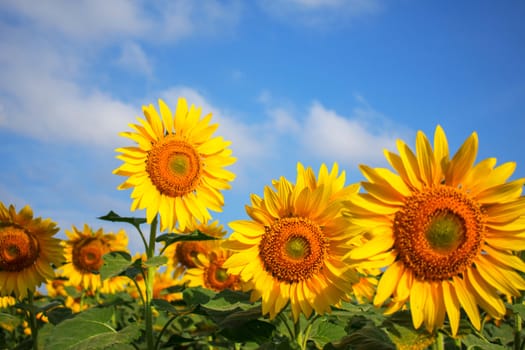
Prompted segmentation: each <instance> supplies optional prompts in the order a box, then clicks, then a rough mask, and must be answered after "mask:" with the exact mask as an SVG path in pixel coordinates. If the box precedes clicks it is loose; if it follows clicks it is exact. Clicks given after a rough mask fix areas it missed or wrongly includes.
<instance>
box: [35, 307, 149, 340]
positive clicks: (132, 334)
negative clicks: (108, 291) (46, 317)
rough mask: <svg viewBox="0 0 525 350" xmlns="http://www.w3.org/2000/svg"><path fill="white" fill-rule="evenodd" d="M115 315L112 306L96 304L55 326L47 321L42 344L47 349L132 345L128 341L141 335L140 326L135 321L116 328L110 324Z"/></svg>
mask: <svg viewBox="0 0 525 350" xmlns="http://www.w3.org/2000/svg"><path fill="white" fill-rule="evenodd" d="M112 316H113V310H112V309H111V308H93V309H89V310H87V311H84V312H81V313H79V314H78V315H77V316H75V317H74V318H70V319H67V320H65V321H63V322H61V323H60V324H58V325H57V326H55V327H53V326H52V325H51V324H48V325H45V326H44V327H43V328H42V332H40V333H39V344H40V345H42V348H43V349H44V350H47V349H50V350H53V349H61V350H88V349H90V350H91V349H131V348H130V347H129V346H127V344H129V343H131V342H132V341H133V340H135V339H138V338H139V337H140V335H141V327H140V326H139V325H138V324H132V325H130V326H127V327H125V328H124V329H122V330H121V331H119V332H117V331H116V330H115V329H114V328H113V327H111V326H110V325H109V324H108V322H109V320H110V319H111V318H112Z"/></svg>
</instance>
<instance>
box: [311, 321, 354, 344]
mask: <svg viewBox="0 0 525 350" xmlns="http://www.w3.org/2000/svg"><path fill="white" fill-rule="evenodd" d="M345 335H346V331H345V327H344V326H343V325H340V324H336V323H334V322H330V321H328V320H326V319H325V318H320V319H318V320H317V321H316V322H314V324H313V325H312V331H311V332H310V339H311V340H313V341H314V342H315V344H316V345H317V346H318V347H320V348H322V347H323V346H325V345H326V344H327V343H330V342H333V341H337V340H339V339H341V338H343V337H344V336H345Z"/></svg>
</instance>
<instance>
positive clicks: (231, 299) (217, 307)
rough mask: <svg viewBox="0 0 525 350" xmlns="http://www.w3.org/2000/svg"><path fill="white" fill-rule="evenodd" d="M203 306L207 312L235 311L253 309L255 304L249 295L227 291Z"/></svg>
mask: <svg viewBox="0 0 525 350" xmlns="http://www.w3.org/2000/svg"><path fill="white" fill-rule="evenodd" d="M202 306H203V308H205V309H207V310H214V311H233V310H235V309H242V310H247V309H249V308H252V307H253V303H251V302H250V296H249V295H248V294H247V293H242V292H236V291H232V290H229V289H225V290H223V291H221V292H219V293H218V294H217V295H215V297H214V298H213V299H211V300H210V301H209V302H207V303H206V304H204V305H202Z"/></svg>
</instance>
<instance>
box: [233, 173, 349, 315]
mask: <svg viewBox="0 0 525 350" xmlns="http://www.w3.org/2000/svg"><path fill="white" fill-rule="evenodd" d="M358 189H359V185H351V186H345V173H344V172H342V173H341V174H338V165H337V163H336V164H334V166H333V168H332V170H331V171H330V172H329V171H328V169H327V167H326V165H324V164H323V165H322V166H321V168H320V171H319V178H318V179H316V176H315V173H314V172H313V171H312V169H311V168H307V169H305V168H304V167H303V165H302V164H301V163H298V165H297V179H296V182H295V184H292V183H291V182H289V181H288V180H287V179H286V178H284V177H281V178H280V179H279V180H276V181H273V188H272V187H270V186H266V187H265V189H264V197H263V198H261V197H259V196H257V195H255V194H252V196H251V206H246V211H247V213H248V215H249V216H250V217H251V220H239V221H234V222H232V223H230V227H231V228H232V230H233V231H234V232H233V234H232V235H231V236H230V238H229V239H227V240H226V241H225V242H224V244H223V247H225V248H227V249H231V250H234V251H235V253H234V254H233V255H232V256H231V257H230V258H228V260H227V261H226V262H225V263H224V264H223V266H224V267H226V268H227V269H228V273H231V274H234V275H239V276H240V278H241V280H242V281H243V282H244V283H245V285H246V289H251V290H252V293H251V298H252V300H253V301H255V300H257V299H259V298H262V312H263V314H268V313H269V315H270V318H274V317H275V316H276V315H277V314H278V313H279V312H280V311H281V310H282V309H283V308H284V307H285V306H286V305H287V304H288V302H290V305H291V309H292V314H293V317H294V320H296V321H297V320H298V318H299V315H300V314H301V313H303V314H304V315H305V316H306V317H309V316H310V315H311V314H312V311H313V310H315V311H316V312H317V313H319V314H322V313H325V312H329V311H330V310H331V308H330V306H331V305H336V304H337V303H339V302H340V301H341V300H343V299H346V298H347V294H348V293H350V292H351V290H352V283H356V282H358V275H357V272H356V271H355V269H353V268H350V267H349V265H348V264H347V263H346V262H345V258H344V256H345V255H346V254H347V252H348V250H349V248H350V245H349V243H348V242H349V240H350V239H351V238H352V235H353V234H354V233H353V232H351V231H350V230H349V226H350V225H349V218H348V216H346V215H343V213H342V212H343V207H344V205H343V203H344V201H345V200H348V199H349V198H351V197H352V196H354V195H355V194H356V193H357V191H358Z"/></svg>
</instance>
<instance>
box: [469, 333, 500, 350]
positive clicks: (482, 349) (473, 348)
mask: <svg viewBox="0 0 525 350" xmlns="http://www.w3.org/2000/svg"><path fill="white" fill-rule="evenodd" d="M461 342H462V343H463V344H465V345H466V346H467V350H478V349H479V350H503V349H507V347H505V346H503V345H498V344H493V343H489V342H488V341H486V340H483V339H481V338H479V337H477V336H475V335H474V334H469V335H467V336H466V337H464V338H462V339H461Z"/></svg>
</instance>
